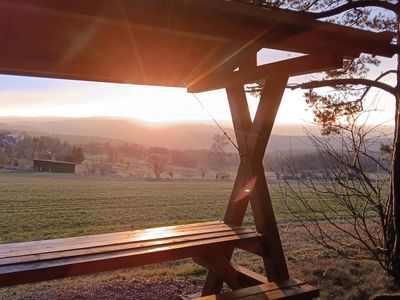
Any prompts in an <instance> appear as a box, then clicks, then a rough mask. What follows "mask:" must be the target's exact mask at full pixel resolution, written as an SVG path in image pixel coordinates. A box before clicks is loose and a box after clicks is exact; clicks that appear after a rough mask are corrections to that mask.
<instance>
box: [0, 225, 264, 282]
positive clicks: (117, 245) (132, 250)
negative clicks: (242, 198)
mask: <svg viewBox="0 0 400 300" xmlns="http://www.w3.org/2000/svg"><path fill="white" fill-rule="evenodd" d="M261 238H262V237H261V235H260V234H258V233H256V232H255V231H254V230H251V229H246V228H242V227H232V226H229V225H226V224H225V223H224V222H220V221H216V222H205V223H197V224H187V225H180V226H169V227H160V228H152V229H145V230H135V231H125V232H117V233H109V234H99V235H90V236H81V237H72V238H62V239H54V240H43V241H33V242H23V243H13V244H0V287H4V286H9V285H16V284H21V283H29V282H36V281H42V280H49V279H55V278H63V277H68V276H76V275H83V274H91V273H95V272H102V271H110V270H116V269H120V268H127V267H133V266H138V265H145V264H152V263H159V262H164V261H170V260H176V259H181V258H187V257H198V256H202V255H207V254H210V255H215V254H216V253H219V252H220V251H223V250H224V249H226V248H234V247H238V248H243V249H246V250H249V249H250V250H251V249H253V250H254V249H256V248H257V247H258V246H260V245H261V244H262V243H261Z"/></svg>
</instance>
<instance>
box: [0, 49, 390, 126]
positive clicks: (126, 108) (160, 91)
mask: <svg viewBox="0 0 400 300" xmlns="http://www.w3.org/2000/svg"><path fill="white" fill-rule="evenodd" d="M295 55H296V54H288V53H279V52H276V51H273V52H271V51H269V52H268V51H262V52H260V53H259V57H258V61H259V64H262V63H267V62H270V61H274V60H279V59H282V58H287V57H288V56H290V57H294V56H295ZM391 65H394V59H392V60H388V59H386V60H384V67H385V68H387V67H390V66H391ZM378 72H379V70H378ZM306 78H308V79H310V78H312V75H308V76H307V77H306ZM304 79H305V78H304V77H302V78H297V79H294V80H304ZM388 80H390V79H388ZM388 82H390V81H388ZM370 95H371V97H370V99H371V102H370V103H374V104H373V105H375V104H376V103H379V109H380V113H379V114H375V115H373V116H372V117H371V121H372V122H386V121H390V120H391V119H392V118H393V116H392V111H393V104H392V102H393V101H392V99H391V97H390V96H388V95H385V94H384V93H378V92H377V91H376V90H375V91H374V90H373V91H371V93H370ZM197 96H198V98H199V99H200V100H201V102H202V103H203V104H204V106H205V107H206V108H207V110H208V111H209V112H210V113H211V114H212V115H213V116H214V117H215V118H216V119H219V120H224V121H228V120H230V113H229V108H228V102H227V98H226V93H225V91H224V90H218V91H212V92H206V93H201V94H197ZM374 101H375V102H374ZM249 105H250V109H251V111H252V112H254V111H255V109H256V106H257V99H255V98H254V97H249ZM368 105H370V104H368ZM368 105H367V106H368ZM0 107H1V110H0V116H67V117H90V116H117V117H128V118H133V119H137V120H141V121H145V122H149V123H164V122H182V121H190V122H199V121H200V122H204V121H210V117H209V116H208V115H207V113H206V112H205V111H204V110H203V109H202V108H201V106H200V105H199V104H198V103H197V101H196V100H195V99H194V97H193V96H192V95H191V94H188V93H186V90H184V89H176V88H162V87H152V86H135V85H125V84H109V83H94V82H80V81H71V80H55V79H42V78H30V77H17V76H5V75H0ZM304 121H306V122H307V121H312V113H311V112H310V111H306V106H305V104H304V100H303V99H302V92H301V91H290V90H287V91H286V92H285V95H284V99H283V102H282V104H281V107H280V110H279V113H278V117H277V120H276V122H277V123H281V124H282V123H288V124H297V123H301V122H304Z"/></svg>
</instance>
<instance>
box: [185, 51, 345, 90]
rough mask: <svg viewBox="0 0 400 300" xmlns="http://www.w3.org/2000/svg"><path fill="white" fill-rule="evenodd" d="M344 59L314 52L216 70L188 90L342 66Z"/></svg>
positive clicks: (224, 85)
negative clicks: (232, 69)
mask: <svg viewBox="0 0 400 300" xmlns="http://www.w3.org/2000/svg"><path fill="white" fill-rule="evenodd" d="M342 65H343V59H342V57H340V56H337V55H332V54H312V55H305V56H301V57H297V58H292V59H287V60H284V61H279V62H274V63H270V64H266V65H261V66H258V67H257V66H254V67H252V68H240V69H239V70H238V71H225V72H214V73H212V74H210V75H209V76H207V77H205V78H204V79H203V80H201V81H197V82H196V83H193V84H190V85H188V91H189V92H191V93H199V92H204V91H208V90H214V89H220V88H224V87H226V86H228V85H243V84H247V83H254V82H257V81H259V80H263V79H267V80H268V78H272V77H276V76H282V75H283V76H284V75H289V76H296V75H302V74H309V73H314V72H321V71H325V70H331V69H334V68H340V67H341V66H342Z"/></svg>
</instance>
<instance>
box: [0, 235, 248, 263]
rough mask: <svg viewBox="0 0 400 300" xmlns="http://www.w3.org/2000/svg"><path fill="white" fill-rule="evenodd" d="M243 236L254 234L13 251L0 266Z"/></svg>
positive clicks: (129, 241) (193, 236)
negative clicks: (30, 251)
mask: <svg viewBox="0 0 400 300" xmlns="http://www.w3.org/2000/svg"><path fill="white" fill-rule="evenodd" d="M245 234H254V232H253V231H252V230H250V229H244V228H242V229H235V230H230V231H218V232H214V233H209V234H207V233H199V234H195V233H194V232H192V231H191V232H190V235H189V234H188V235H183V236H174V237H171V238H160V239H157V238H154V237H152V238H151V239H148V240H147V239H144V237H140V238H139V239H138V240H134V241H132V239H129V240H126V241H125V242H121V241H118V243H115V244H111V243H107V244H106V245H102V244H100V243H96V244H84V245H82V246H81V247H79V248H75V247H71V248H68V245H65V246H64V247H63V248H62V249H53V248H43V249H40V250H41V251H36V252H35V253H29V250H28V251H27V250H21V251H15V252H11V253H9V254H8V256H4V258H3V257H0V266H1V265H7V264H15V263H22V262H30V261H41V260H48V259H55V258H65V257H72V256H80V255H89V254H96V253H107V252H115V251H120V250H128V249H131V250H133V249H145V248H147V247H153V246H157V247H160V246H162V247H168V246H169V245H173V244H179V243H188V242H190V241H201V240H204V241H206V242H207V241H208V240H209V239H212V238H223V237H231V236H238V237H245Z"/></svg>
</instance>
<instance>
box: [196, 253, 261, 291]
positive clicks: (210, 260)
mask: <svg viewBox="0 0 400 300" xmlns="http://www.w3.org/2000/svg"><path fill="white" fill-rule="evenodd" d="M193 260H194V261H195V262H196V263H198V264H199V265H201V266H203V267H205V268H207V269H208V270H210V271H211V272H212V273H213V274H219V276H220V278H221V279H222V280H223V281H224V282H226V283H227V285H228V286H229V287H230V288H232V289H233V290H236V289H241V288H245V287H249V286H254V285H258V284H263V283H267V282H268V279H267V278H266V277H264V276H262V275H259V274H257V273H255V272H253V271H251V270H248V269H246V268H244V267H241V266H238V265H236V264H234V263H232V262H230V260H228V259H227V258H226V257H225V256H223V255H214V254H213V255H204V256H201V257H197V258H194V259H193Z"/></svg>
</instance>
